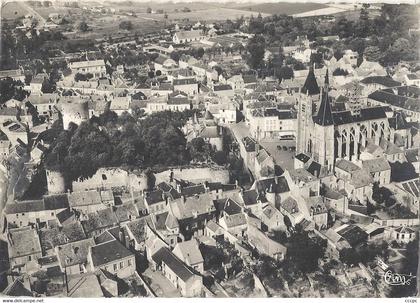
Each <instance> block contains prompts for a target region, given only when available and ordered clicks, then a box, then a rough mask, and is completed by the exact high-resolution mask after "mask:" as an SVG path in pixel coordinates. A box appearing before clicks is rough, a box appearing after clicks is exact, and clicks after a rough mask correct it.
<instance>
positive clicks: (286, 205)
mask: <svg viewBox="0 0 420 303" xmlns="http://www.w3.org/2000/svg"><path fill="white" fill-rule="evenodd" d="M280 212H281V213H282V214H283V215H284V216H285V217H287V220H285V224H286V226H288V225H292V226H295V225H296V224H298V223H300V222H301V221H302V220H303V219H304V214H303V212H302V210H301V209H300V208H299V205H298V202H297V201H296V199H294V198H293V197H291V196H290V197H287V198H286V199H285V200H283V201H282V202H281V204H280Z"/></svg>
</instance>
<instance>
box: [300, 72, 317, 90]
mask: <svg viewBox="0 0 420 303" xmlns="http://www.w3.org/2000/svg"><path fill="white" fill-rule="evenodd" d="M302 93H304V94H308V95H318V94H319V86H318V83H317V82H316V77H315V74H314V69H313V67H311V68H310V69H309V73H308V76H307V77H306V81H305V83H304V84H303V87H302Z"/></svg>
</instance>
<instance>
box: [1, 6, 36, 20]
mask: <svg viewBox="0 0 420 303" xmlns="http://www.w3.org/2000/svg"><path fill="white" fill-rule="evenodd" d="M29 13H30V11H29V10H28V9H26V8H25V7H24V6H23V5H22V4H21V3H19V2H8V3H5V4H4V5H2V7H1V19H16V18H20V17H24V16H25V15H26V14H29Z"/></svg>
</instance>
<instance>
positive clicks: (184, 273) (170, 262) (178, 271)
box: [152, 247, 194, 282]
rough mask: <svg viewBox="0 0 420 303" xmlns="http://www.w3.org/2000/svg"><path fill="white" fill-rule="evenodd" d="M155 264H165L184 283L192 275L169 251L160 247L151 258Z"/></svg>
mask: <svg viewBox="0 0 420 303" xmlns="http://www.w3.org/2000/svg"><path fill="white" fill-rule="evenodd" d="M152 259H153V261H154V262H155V263H157V264H161V263H165V264H166V266H168V267H169V268H170V269H171V270H172V271H173V272H174V273H175V275H176V276H177V277H179V278H180V279H181V280H183V281H184V282H186V281H188V280H189V279H190V278H191V277H193V276H194V274H193V273H192V272H191V271H190V270H189V269H188V268H187V267H186V265H185V264H184V263H183V262H182V261H181V260H179V259H178V258H177V257H176V256H175V255H174V254H173V253H172V252H171V251H170V250H169V249H167V248H166V247H162V248H161V249H159V250H158V251H157V252H156V253H155V254H154V255H153V256H152Z"/></svg>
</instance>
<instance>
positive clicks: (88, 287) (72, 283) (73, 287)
mask: <svg viewBox="0 0 420 303" xmlns="http://www.w3.org/2000/svg"><path fill="white" fill-rule="evenodd" d="M67 283H68V288H69V292H68V293H67V294H66V295H67V296H68V297H70V298H102V297H104V293H103V291H102V288H101V285H100V284H99V280H98V278H97V277H96V275H95V274H92V273H88V274H83V275H76V276H70V277H69V278H68V282H67Z"/></svg>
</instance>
